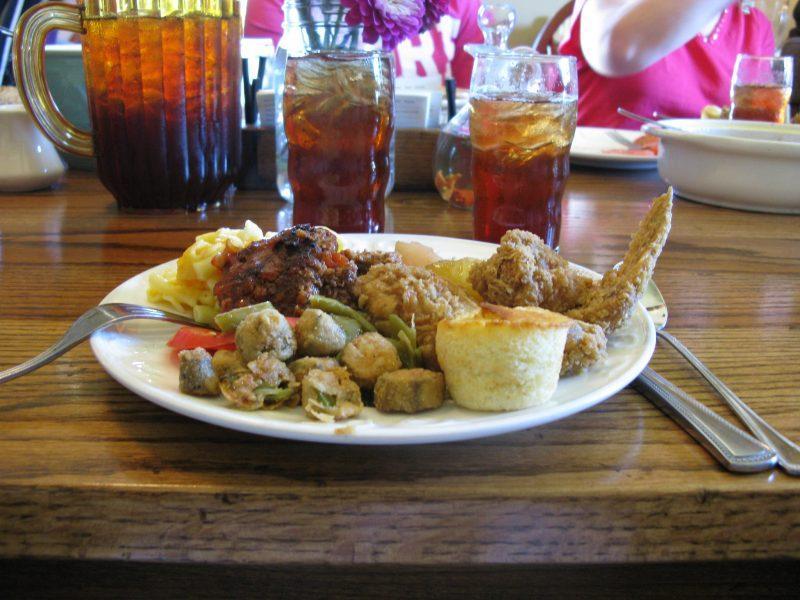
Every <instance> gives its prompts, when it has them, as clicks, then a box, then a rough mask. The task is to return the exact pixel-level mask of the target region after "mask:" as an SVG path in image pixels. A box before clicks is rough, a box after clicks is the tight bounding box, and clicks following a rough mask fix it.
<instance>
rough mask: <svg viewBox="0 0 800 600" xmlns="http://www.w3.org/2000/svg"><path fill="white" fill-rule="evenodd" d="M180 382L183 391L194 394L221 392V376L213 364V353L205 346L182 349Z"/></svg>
mask: <svg viewBox="0 0 800 600" xmlns="http://www.w3.org/2000/svg"><path fill="white" fill-rule="evenodd" d="M178 358H179V359H180V368H179V371H178V384H179V388H180V390H181V392H183V393H184V394H192V395H193V396H216V395H217V394H219V378H218V377H217V374H216V373H215V372H214V367H213V366H212V365H211V355H210V354H209V353H208V352H207V351H206V350H204V349H203V348H195V349H194V350H181V351H180V352H179V353H178Z"/></svg>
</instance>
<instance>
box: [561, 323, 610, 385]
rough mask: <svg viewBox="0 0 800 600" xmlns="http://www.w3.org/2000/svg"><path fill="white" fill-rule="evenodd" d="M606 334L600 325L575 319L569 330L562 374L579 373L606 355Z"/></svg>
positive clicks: (562, 363)
mask: <svg viewBox="0 0 800 600" xmlns="http://www.w3.org/2000/svg"><path fill="white" fill-rule="evenodd" d="M606 342H607V339H606V334H605V333H604V332H603V328H602V327H600V326H599V325H592V324H591V323H584V322H583V321H575V322H574V323H573V324H572V326H571V327H570V328H569V331H568V332H567V345H566V346H564V359H563V361H562V362H561V376H562V377H564V376H565V375H577V374H578V373H580V372H582V371H585V370H586V369H588V368H589V367H591V366H592V365H593V364H594V363H596V362H598V361H600V360H602V359H604V358H605V356H606Z"/></svg>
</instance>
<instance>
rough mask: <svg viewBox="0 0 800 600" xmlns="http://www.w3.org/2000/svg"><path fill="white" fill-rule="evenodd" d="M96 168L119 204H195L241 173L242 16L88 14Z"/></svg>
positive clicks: (212, 199) (218, 194)
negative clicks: (100, 16)
mask: <svg viewBox="0 0 800 600" xmlns="http://www.w3.org/2000/svg"><path fill="white" fill-rule="evenodd" d="M85 27H86V33H85V35H84V36H83V52H84V64H85V65H86V82H87V91H88V95H89V104H90V109H91V118H92V126H93V135H94V145H95V153H96V155H97V169H98V173H99V176H100V179H101V180H102V182H103V184H104V185H105V186H106V187H107V188H108V189H109V191H111V193H112V194H113V195H114V196H115V198H116V199H117V203H118V205H119V207H120V208H121V209H122V210H134V211H135V210H153V209H157V210H189V211H193V210H198V209H203V208H204V207H206V206H207V205H211V204H214V203H216V202H219V201H220V200H222V199H223V198H224V197H225V195H226V192H227V191H228V189H229V188H230V186H231V184H232V183H233V181H234V179H235V177H236V173H237V171H238V169H239V163H240V155H241V137H240V136H241V134H240V121H241V108H240V101H239V86H240V79H241V75H240V73H241V59H240V50H239V40H240V27H241V26H240V20H239V17H238V16H232V17H223V18H218V17H206V16H202V15H197V16H183V17H163V18H153V17H122V18H88V19H86V20H85Z"/></svg>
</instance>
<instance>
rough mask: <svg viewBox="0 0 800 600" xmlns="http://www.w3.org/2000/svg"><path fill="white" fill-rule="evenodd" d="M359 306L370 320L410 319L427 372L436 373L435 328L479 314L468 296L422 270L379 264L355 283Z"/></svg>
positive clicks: (476, 306) (408, 320) (399, 265)
mask: <svg viewBox="0 0 800 600" xmlns="http://www.w3.org/2000/svg"><path fill="white" fill-rule="evenodd" d="M355 291H356V294H357V296H358V305H359V307H361V308H362V309H364V310H366V311H367V312H368V313H369V314H370V316H371V317H372V318H373V319H376V320H381V319H387V318H389V315H391V314H396V315H397V316H398V317H400V318H401V319H403V320H404V321H405V322H406V323H411V322H412V319H413V322H414V324H415V326H416V328H417V342H418V344H419V347H420V349H421V350H422V355H423V358H424V359H425V364H426V365H427V366H428V368H431V369H435V370H439V369H438V364H437V362H436V351H435V347H434V343H435V339H436V326H437V325H438V323H439V321H441V320H442V319H450V318H453V317H457V316H460V315H464V314H469V313H471V312H475V311H476V310H478V305H477V304H475V303H474V302H473V301H472V300H471V299H470V298H469V297H468V296H467V294H466V293H465V292H464V291H463V290H461V289H459V288H457V287H456V286H454V285H452V284H450V283H449V282H447V281H445V280H444V279H442V278H441V277H439V276H438V275H436V274H434V273H432V272H431V271H429V270H428V269H425V268H423V267H407V266H406V265H404V264H382V265H376V266H374V267H372V268H371V269H370V270H369V272H368V273H367V274H366V275H363V276H361V277H359V278H358V279H357V280H356V285H355Z"/></svg>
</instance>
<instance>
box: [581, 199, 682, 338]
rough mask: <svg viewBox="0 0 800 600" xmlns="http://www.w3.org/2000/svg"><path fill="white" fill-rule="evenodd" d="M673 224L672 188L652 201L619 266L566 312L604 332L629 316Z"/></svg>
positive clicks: (612, 329) (617, 326) (647, 280)
mask: <svg viewBox="0 0 800 600" xmlns="http://www.w3.org/2000/svg"><path fill="white" fill-rule="evenodd" d="M671 223H672V188H670V189H669V190H668V191H667V192H666V193H665V194H663V195H662V196H659V197H658V198H656V199H655V200H653V204H652V205H651V206H650V210H649V211H648V212H647V214H646V215H645V217H644V219H643V220H642V222H641V223H640V224H639V228H638V229H637V231H636V233H635V234H634V235H633V238H632V239H631V243H630V245H629V246H628V251H627V253H626V254H625V258H624V259H623V260H622V264H621V265H620V267H619V269H616V270H611V271H608V272H606V273H605V274H604V275H603V278H602V279H601V280H600V281H599V282H598V283H596V284H595V285H593V286H591V287H590V288H588V289H587V290H586V291H585V293H584V296H583V298H582V300H581V302H580V305H579V306H577V307H576V308H573V309H572V310H568V311H567V312H566V315H567V316H568V317H572V318H573V319H576V320H579V321H586V322H588V323H594V324H596V325H599V326H600V327H602V328H603V331H604V332H605V333H606V335H608V334H610V333H612V332H613V331H615V330H616V329H618V328H619V327H620V326H621V325H622V324H623V323H624V322H625V321H626V320H627V319H628V318H629V317H630V315H631V312H632V311H633V308H634V306H636V303H637V302H639V300H640V299H641V297H642V294H643V293H644V289H645V287H646V286H647V284H648V282H649V281H650V278H651V277H652V275H653V269H655V266H656V260H657V259H658V257H659V255H660V254H661V250H662V249H663V248H664V244H665V243H666V241H667V235H669V229H670V225H671Z"/></svg>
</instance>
